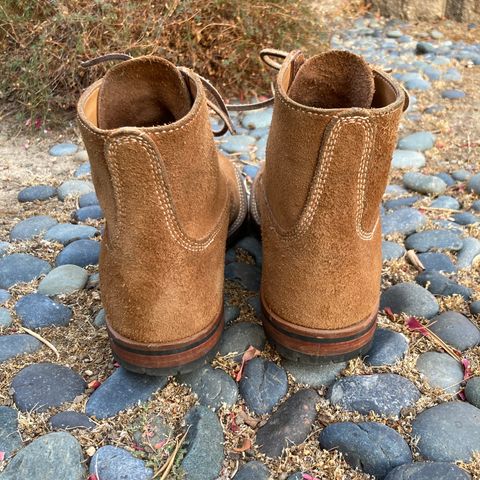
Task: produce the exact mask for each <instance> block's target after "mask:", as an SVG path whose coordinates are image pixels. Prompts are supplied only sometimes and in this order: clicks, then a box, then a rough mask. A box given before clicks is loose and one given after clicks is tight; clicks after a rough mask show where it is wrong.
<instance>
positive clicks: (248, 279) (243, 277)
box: [225, 262, 261, 292]
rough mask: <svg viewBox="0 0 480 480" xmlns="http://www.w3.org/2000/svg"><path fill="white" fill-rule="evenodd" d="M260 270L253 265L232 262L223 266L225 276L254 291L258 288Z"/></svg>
mask: <svg viewBox="0 0 480 480" xmlns="http://www.w3.org/2000/svg"><path fill="white" fill-rule="evenodd" d="M260 276H261V270H260V268H258V267H257V266H255V265H249V264H247V263H238V262H233V263H229V264H228V265H226V266H225V278H226V279H228V280H233V281H234V282H237V283H239V284H240V285H241V286H242V287H243V288H245V289H247V290H250V291H252V292H256V291H258V290H259V288H260Z"/></svg>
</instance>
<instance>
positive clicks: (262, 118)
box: [242, 108, 273, 130]
mask: <svg viewBox="0 0 480 480" xmlns="http://www.w3.org/2000/svg"><path fill="white" fill-rule="evenodd" d="M272 114H273V108H266V109H263V110H256V111H254V112H251V113H247V114H246V115H245V116H244V117H243V119H242V125H243V126H244V127H245V128H248V129H251V130H254V129H257V128H267V127H269V126H270V123H271V122H272Z"/></svg>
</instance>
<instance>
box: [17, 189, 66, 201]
mask: <svg viewBox="0 0 480 480" xmlns="http://www.w3.org/2000/svg"><path fill="white" fill-rule="evenodd" d="M56 194H57V189H56V188H55V187H52V186H51V185H33V186H31V187H26V188H24V189H23V190H21V191H20V193H19V194H18V201H19V202H22V203H24V202H34V201H35V200H48V199H49V198H52V197H54V196H55V195H56Z"/></svg>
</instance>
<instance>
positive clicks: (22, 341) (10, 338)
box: [0, 333, 42, 362]
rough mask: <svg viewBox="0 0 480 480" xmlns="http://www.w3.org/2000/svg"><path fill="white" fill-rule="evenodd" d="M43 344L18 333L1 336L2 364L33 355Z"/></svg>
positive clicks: (0, 354) (0, 355) (0, 359)
mask: <svg viewBox="0 0 480 480" xmlns="http://www.w3.org/2000/svg"><path fill="white" fill-rule="evenodd" d="M41 346H42V343H41V342H40V341H39V340H37V339H36V338H34V337H32V336H31V335H27V334H23V333H18V334H12V335H2V336H0V362H6V361H7V360H10V359H11V358H14V357H16V356H18V355H25V354H27V353H33V352H36V351H37V350H39V349H40V347H41Z"/></svg>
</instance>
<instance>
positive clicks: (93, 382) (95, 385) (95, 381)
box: [88, 380, 101, 390]
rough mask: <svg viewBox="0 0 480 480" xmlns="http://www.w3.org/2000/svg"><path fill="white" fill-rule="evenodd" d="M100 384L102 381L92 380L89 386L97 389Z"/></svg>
mask: <svg viewBox="0 0 480 480" xmlns="http://www.w3.org/2000/svg"><path fill="white" fill-rule="evenodd" d="M100 385H101V383H100V382H99V381H98V380H92V381H91V382H90V383H89V384H88V388H93V389H94V390H96V389H97V388H98V387H99V386H100Z"/></svg>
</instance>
